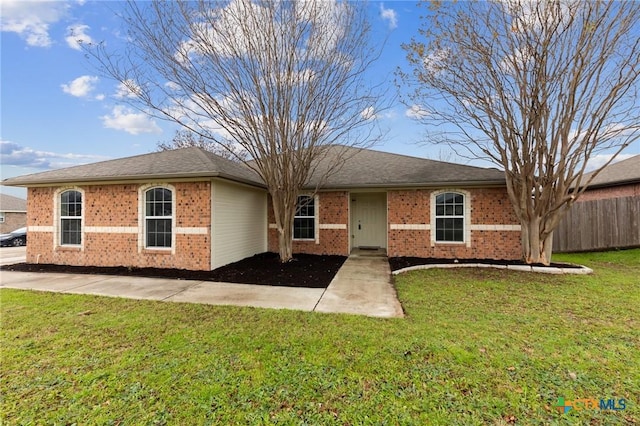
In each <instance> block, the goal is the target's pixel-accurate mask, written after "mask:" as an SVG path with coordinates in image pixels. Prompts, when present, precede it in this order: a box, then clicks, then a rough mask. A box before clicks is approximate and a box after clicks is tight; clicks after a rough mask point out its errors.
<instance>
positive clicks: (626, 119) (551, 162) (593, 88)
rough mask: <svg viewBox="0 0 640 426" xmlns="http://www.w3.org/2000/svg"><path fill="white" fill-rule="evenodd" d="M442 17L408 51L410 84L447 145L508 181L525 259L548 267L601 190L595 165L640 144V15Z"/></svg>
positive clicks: (460, 9)
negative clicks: (566, 232) (599, 157)
mask: <svg viewBox="0 0 640 426" xmlns="http://www.w3.org/2000/svg"><path fill="white" fill-rule="evenodd" d="M431 6H432V7H431V8H430V10H429V13H428V14H427V18H426V19H427V20H426V22H424V26H423V28H422V29H421V31H420V36H419V37H416V38H414V39H413V40H412V41H411V43H409V44H407V45H405V46H403V48H404V49H405V50H406V51H407V53H408V55H407V57H408V60H409V62H410V64H411V69H412V72H410V73H403V72H399V75H400V78H401V81H403V82H405V83H408V84H410V85H412V86H413V87H414V88H415V91H414V92H412V94H411V95H410V96H409V98H410V99H411V101H413V102H414V103H415V104H416V105H420V106H421V108H422V109H423V110H424V114H423V115H422V117H421V118H422V121H423V122H424V123H425V124H426V125H428V126H430V128H432V129H435V128H436V126H438V131H439V132H441V133H440V134H441V135H442V134H443V133H442V132H443V129H444V132H445V134H446V136H445V137H443V138H440V139H439V140H438V141H439V142H445V143H449V144H450V145H451V146H454V147H455V148H457V149H458V151H459V152H460V151H463V150H465V149H466V150H467V151H466V152H467V154H470V155H471V156H472V157H473V158H481V159H488V160H490V161H492V162H493V163H495V164H497V165H499V166H500V167H501V168H503V169H504V170H505V176H506V183H507V190H508V193H509V198H510V200H511V202H512V204H513V206H514V209H515V212H516V214H517V216H518V218H519V220H520V222H521V224H522V247H523V257H524V259H525V260H526V261H527V262H530V263H535V262H541V263H545V264H548V263H549V262H550V261H551V249H552V242H553V230H554V229H555V228H556V227H557V225H558V223H559V221H560V219H561V218H562V216H563V215H564V214H565V213H566V211H567V210H568V209H569V207H570V206H571V205H572V203H573V202H574V201H575V200H576V199H577V198H578V197H579V195H580V194H581V193H582V191H583V190H584V189H585V187H586V185H588V184H589V182H590V180H588V181H585V180H583V174H584V171H585V166H586V164H587V161H588V160H589V158H590V157H592V156H593V155H596V154H598V153H609V154H613V155H612V157H611V159H613V158H614V157H615V156H616V155H617V154H618V153H619V152H620V151H622V150H623V149H624V148H626V147H628V146H629V145H630V144H631V143H632V142H634V141H635V140H637V139H638V137H639V136H640V131H639V129H640V120H639V117H640V101H639V98H638V94H639V93H638V90H639V83H640V36H639V35H640V3H637V2H630V1H629V2H618V1H608V0H607V1H582V0H552V1H535V0H501V1H488V2H477V1H473V2H463V3H452V2H442V3H440V2H437V3H436V2H434V4H432V5H431ZM461 148H462V150H461ZM609 162H610V161H609ZM608 164H609V163H607V164H605V166H606V165H608ZM603 167H604V166H603ZM600 170H601V169H598V171H600ZM596 175H597V172H596V173H594V174H593V175H592V178H594V177H595V176H596ZM582 232H584V231H582Z"/></svg>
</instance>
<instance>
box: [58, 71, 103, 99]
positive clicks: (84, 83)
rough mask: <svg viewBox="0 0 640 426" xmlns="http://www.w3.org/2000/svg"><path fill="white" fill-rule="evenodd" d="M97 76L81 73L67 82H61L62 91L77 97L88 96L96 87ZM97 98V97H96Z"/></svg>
mask: <svg viewBox="0 0 640 426" xmlns="http://www.w3.org/2000/svg"><path fill="white" fill-rule="evenodd" d="M97 82H98V77H95V76H91V75H83V76H81V77H78V78H76V79H75V80H72V81H70V82H69V83H68V84H61V85H60V87H62V91H63V92H64V93H68V94H70V95H71V96H75V97H77V98H83V97H85V96H88V95H89V94H90V93H91V91H93V89H95V87H96V83H97ZM96 99H98V97H96Z"/></svg>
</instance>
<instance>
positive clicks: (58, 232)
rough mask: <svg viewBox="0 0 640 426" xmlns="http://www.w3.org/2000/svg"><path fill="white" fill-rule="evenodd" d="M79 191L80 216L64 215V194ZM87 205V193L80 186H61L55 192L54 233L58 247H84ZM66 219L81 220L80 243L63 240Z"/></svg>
mask: <svg viewBox="0 0 640 426" xmlns="http://www.w3.org/2000/svg"><path fill="white" fill-rule="evenodd" d="M71 191H73V192H78V193H80V197H81V201H80V216H63V215H62V195H63V194H65V193H67V192H71ZM85 205H86V198H85V193H84V190H83V189H82V188H78V187H75V186H74V187H66V188H60V189H59V190H58V191H56V193H55V202H54V208H55V218H54V219H55V221H54V223H55V228H56V229H55V232H54V233H53V235H54V238H55V246H56V247H71V248H81V249H82V248H84V241H85V233H84V211H85ZM64 220H80V244H66V243H64V242H63V241H62V235H63V228H64V227H63V225H62V222H63V221H64Z"/></svg>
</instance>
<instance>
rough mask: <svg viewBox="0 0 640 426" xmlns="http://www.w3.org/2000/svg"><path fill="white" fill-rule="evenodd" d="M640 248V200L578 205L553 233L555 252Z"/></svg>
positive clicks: (639, 198)
mask: <svg viewBox="0 0 640 426" xmlns="http://www.w3.org/2000/svg"><path fill="white" fill-rule="evenodd" d="M633 246H640V197H621V198H609V199H604V200H592V201H584V202H578V203H575V204H574V205H573V206H572V207H571V210H569V212H568V213H567V215H566V216H565V217H564V219H563V220H562V222H560V225H559V226H558V228H556V230H555V231H554V233H553V251H555V252H568V251H587V250H603V249H610V248H619V247H633Z"/></svg>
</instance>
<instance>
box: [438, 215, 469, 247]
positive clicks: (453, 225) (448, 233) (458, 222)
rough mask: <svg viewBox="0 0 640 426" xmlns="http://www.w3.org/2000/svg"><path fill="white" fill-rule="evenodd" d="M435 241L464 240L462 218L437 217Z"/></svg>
mask: <svg viewBox="0 0 640 426" xmlns="http://www.w3.org/2000/svg"><path fill="white" fill-rule="evenodd" d="M436 241H453V242H463V241H464V219H462V218H437V219H436Z"/></svg>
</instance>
